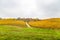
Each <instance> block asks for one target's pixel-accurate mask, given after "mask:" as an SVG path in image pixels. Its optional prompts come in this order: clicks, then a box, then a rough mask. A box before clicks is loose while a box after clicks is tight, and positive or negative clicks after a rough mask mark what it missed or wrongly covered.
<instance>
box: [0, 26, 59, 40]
mask: <svg viewBox="0 0 60 40" xmlns="http://www.w3.org/2000/svg"><path fill="white" fill-rule="evenodd" d="M0 40H60V30H58V29H41V28H32V29H30V28H18V27H16V26H15V27H14V26H6V25H0Z"/></svg>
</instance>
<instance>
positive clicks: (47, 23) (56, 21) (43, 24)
mask: <svg viewBox="0 0 60 40" xmlns="http://www.w3.org/2000/svg"><path fill="white" fill-rule="evenodd" d="M29 24H30V25H31V26H33V27H36V28H60V18H51V19H44V20H40V21H30V22H29Z"/></svg>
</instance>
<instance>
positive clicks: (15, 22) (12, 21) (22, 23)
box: [0, 19, 25, 26]
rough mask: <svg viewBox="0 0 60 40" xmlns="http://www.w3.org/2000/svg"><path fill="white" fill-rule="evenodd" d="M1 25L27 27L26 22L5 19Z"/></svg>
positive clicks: (1, 21) (0, 22) (0, 21)
mask: <svg viewBox="0 0 60 40" xmlns="http://www.w3.org/2000/svg"><path fill="white" fill-rule="evenodd" d="M0 25H17V26H19V25H23V26H24V25H25V22H24V21H22V20H10V19H4V20H0Z"/></svg>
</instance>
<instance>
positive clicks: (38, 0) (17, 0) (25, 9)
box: [0, 0, 60, 18]
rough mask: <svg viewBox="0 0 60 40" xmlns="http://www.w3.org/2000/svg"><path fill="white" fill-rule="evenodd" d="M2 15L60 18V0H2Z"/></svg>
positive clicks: (0, 11) (0, 9) (0, 14)
mask: <svg viewBox="0 0 60 40" xmlns="http://www.w3.org/2000/svg"><path fill="white" fill-rule="evenodd" d="M0 17H32V18H51V17H59V18H60V0H0Z"/></svg>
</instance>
